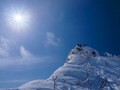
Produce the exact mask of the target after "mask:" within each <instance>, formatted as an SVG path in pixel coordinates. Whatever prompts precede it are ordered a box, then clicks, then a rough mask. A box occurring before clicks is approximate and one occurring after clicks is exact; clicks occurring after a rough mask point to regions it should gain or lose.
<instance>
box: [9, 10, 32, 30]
mask: <svg viewBox="0 0 120 90" xmlns="http://www.w3.org/2000/svg"><path fill="white" fill-rule="evenodd" d="M7 21H8V24H9V26H10V27H11V29H12V30H15V31H21V30H25V29H26V28H27V27H28V25H29V23H30V15H29V14H28V13H27V12H26V11H24V10H23V9H11V11H8V13H7Z"/></svg>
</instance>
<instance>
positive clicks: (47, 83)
mask: <svg viewBox="0 0 120 90" xmlns="http://www.w3.org/2000/svg"><path fill="white" fill-rule="evenodd" d="M18 89H20V90H98V89H103V90H120V58H119V57H117V56H100V55H99V53H98V52H97V51H96V50H94V49H92V48H90V47H87V46H84V47H79V46H76V47H75V48H74V49H72V50H71V52H70V53H69V55H68V57H67V61H66V63H65V64H64V65H63V66H61V67H60V68H58V69H57V70H56V71H55V72H54V73H53V74H52V75H51V76H50V77H49V78H48V79H47V80H35V81H31V82H28V83H26V84H24V85H22V86H20V87H19V88H18Z"/></svg>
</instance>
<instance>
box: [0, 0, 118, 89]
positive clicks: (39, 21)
mask: <svg viewBox="0 0 120 90" xmlns="http://www.w3.org/2000/svg"><path fill="white" fill-rule="evenodd" d="M18 9H20V10H22V11H23V13H27V14H29V17H30V18H29V21H27V22H26V24H28V25H27V27H25V26H23V28H20V30H19V31H17V29H16V28H13V25H14V23H12V24H9V22H11V21H10V20H9V16H10V15H11V13H10V12H11V11H12V10H14V11H17V10H18ZM119 10H120V6H119V2H118V1H117V0H114V1H113V0H0V88H14V87H18V86H20V85H21V84H23V83H25V82H28V81H31V80H36V79H47V78H48V77H49V76H50V75H51V74H52V73H53V72H54V71H55V70H56V69H57V68H58V67H60V66H61V65H63V63H64V62H66V57H67V55H68V53H69V52H70V50H71V49H72V48H74V46H75V45H76V44H77V43H81V44H84V43H85V44H88V46H90V47H93V48H95V49H97V50H98V51H99V52H100V54H101V55H103V54H104V52H106V51H107V52H109V53H112V54H117V55H118V54H120V52H119V51H120V31H119V29H120V17H119V16H120V11H119Z"/></svg>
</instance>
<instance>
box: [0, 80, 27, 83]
mask: <svg viewBox="0 0 120 90" xmlns="http://www.w3.org/2000/svg"><path fill="white" fill-rule="evenodd" d="M26 81H28V80H7V81H0V83H21V82H26Z"/></svg>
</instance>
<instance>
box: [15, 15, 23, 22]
mask: <svg viewBox="0 0 120 90" xmlns="http://www.w3.org/2000/svg"><path fill="white" fill-rule="evenodd" d="M14 19H15V20H16V22H22V19H23V17H22V16H21V15H19V14H17V15H15V17H14Z"/></svg>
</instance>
